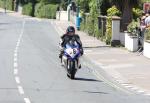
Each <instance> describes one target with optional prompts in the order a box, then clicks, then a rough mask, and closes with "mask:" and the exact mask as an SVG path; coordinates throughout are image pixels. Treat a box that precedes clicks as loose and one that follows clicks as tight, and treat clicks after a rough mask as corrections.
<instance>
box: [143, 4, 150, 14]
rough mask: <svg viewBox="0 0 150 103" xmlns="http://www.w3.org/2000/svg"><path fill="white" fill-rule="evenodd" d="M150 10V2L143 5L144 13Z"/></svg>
mask: <svg viewBox="0 0 150 103" xmlns="http://www.w3.org/2000/svg"><path fill="white" fill-rule="evenodd" d="M149 10H150V2H147V3H144V4H143V11H144V12H145V13H147V12H148V11H149Z"/></svg>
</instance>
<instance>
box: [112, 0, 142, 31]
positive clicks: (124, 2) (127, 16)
mask: <svg viewBox="0 0 150 103" xmlns="http://www.w3.org/2000/svg"><path fill="white" fill-rule="evenodd" d="M110 2H111V3H113V4H115V5H116V6H117V7H118V8H119V9H120V11H121V12H122V16H121V17H122V19H121V29H122V30H126V29H127V25H128V24H129V23H130V22H131V21H132V8H133V7H134V6H137V5H138V4H139V3H140V2H141V1H140V0H110Z"/></svg>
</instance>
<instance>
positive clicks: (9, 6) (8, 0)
mask: <svg viewBox="0 0 150 103" xmlns="http://www.w3.org/2000/svg"><path fill="white" fill-rule="evenodd" d="M6 8H7V9H8V10H14V3H13V0H6Z"/></svg>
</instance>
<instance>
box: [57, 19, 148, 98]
mask: <svg viewBox="0 0 150 103" xmlns="http://www.w3.org/2000/svg"><path fill="white" fill-rule="evenodd" d="M54 24H55V25H56V28H57V29H58V32H59V34H62V33H65V30H66V28H67V27H68V26H69V25H73V26H75V25H74V24H73V23H71V22H68V21H59V20H55V21H54ZM76 33H77V34H79V36H80V38H81V41H82V43H83V47H84V51H85V53H84V56H83V58H86V59H88V60H89V62H86V63H85V62H83V64H84V65H87V66H91V65H89V64H93V65H95V66H97V67H99V68H98V69H96V67H95V68H94V67H93V70H94V71H95V72H96V73H97V77H99V76H100V75H101V72H102V70H103V72H105V73H106V74H107V75H109V77H110V78H112V79H113V80H114V81H115V82H116V83H118V84H119V85H120V86H121V87H123V88H126V89H129V90H130V91H132V92H135V93H140V94H143V95H148V96H150V81H149V80H150V59H148V58H146V57H144V56H143V55H139V54H138V53H132V52H129V51H127V50H126V49H125V48H123V47H118V48H114V47H110V46H109V45H106V44H105V43H104V42H102V41H100V40H98V39H96V38H94V37H91V36H89V35H88V34H86V33H84V32H82V31H77V30H76Z"/></svg>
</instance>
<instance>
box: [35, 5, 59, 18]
mask: <svg viewBox="0 0 150 103" xmlns="http://www.w3.org/2000/svg"><path fill="white" fill-rule="evenodd" d="M57 7H58V6H57V5H53V4H47V5H43V4H41V3H39V4H37V5H36V6H35V16H36V17H40V18H49V19H55V18H56V11H57Z"/></svg>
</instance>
